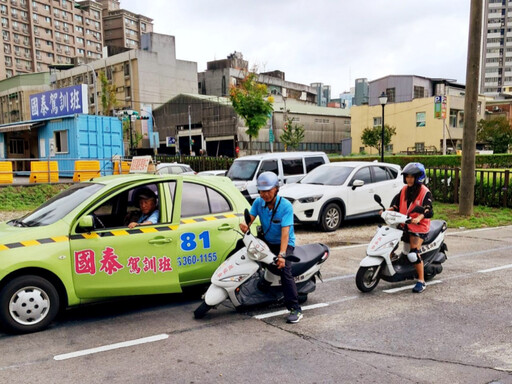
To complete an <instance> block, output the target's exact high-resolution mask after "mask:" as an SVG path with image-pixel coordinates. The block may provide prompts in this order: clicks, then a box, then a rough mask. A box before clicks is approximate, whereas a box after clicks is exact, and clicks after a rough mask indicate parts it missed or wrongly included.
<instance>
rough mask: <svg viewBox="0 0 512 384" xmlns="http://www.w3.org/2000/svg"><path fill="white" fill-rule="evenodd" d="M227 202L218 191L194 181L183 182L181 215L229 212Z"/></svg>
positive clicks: (229, 208)
mask: <svg viewBox="0 0 512 384" xmlns="http://www.w3.org/2000/svg"><path fill="white" fill-rule="evenodd" d="M229 211H231V206H230V204H229V202H228V201H227V200H226V199H225V198H224V196H222V195H221V194H220V193H219V192H217V191H215V190H213V189H211V188H207V187H205V186H203V185H199V184H194V183H183V191H182V199H181V217H190V216H200V215H210V214H212V213H220V212H229Z"/></svg>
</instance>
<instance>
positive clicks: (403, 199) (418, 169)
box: [389, 163, 434, 293]
mask: <svg viewBox="0 0 512 384" xmlns="http://www.w3.org/2000/svg"><path fill="white" fill-rule="evenodd" d="M402 175H403V177H404V184H406V185H405V186H404V187H403V188H402V191H400V193H399V194H398V195H396V196H395V197H394V198H393V201H392V202H391V207H390V208H389V210H391V211H398V212H400V213H402V214H404V215H408V216H409V217H411V223H410V224H407V228H406V229H407V230H406V231H404V239H403V240H404V242H405V243H409V244H410V250H409V253H408V254H407V258H408V259H409V261H410V262H411V263H413V264H414V267H415V269H416V273H417V274H418V282H417V283H416V285H415V286H414V288H413V289H412V291H413V292H414V293H421V292H423V291H424V290H425V288H426V285H425V278H424V270H423V260H422V259H421V255H420V253H419V252H420V248H421V244H423V241H424V240H425V238H426V237H427V234H428V231H429V229H430V219H431V218H432V216H433V215H434V211H433V209H432V193H431V192H430V190H429V189H428V188H427V187H426V186H425V185H424V184H423V183H424V181H425V178H426V175H425V167H424V166H423V164H421V163H409V164H407V165H406V166H405V168H404V170H403V171H402Z"/></svg>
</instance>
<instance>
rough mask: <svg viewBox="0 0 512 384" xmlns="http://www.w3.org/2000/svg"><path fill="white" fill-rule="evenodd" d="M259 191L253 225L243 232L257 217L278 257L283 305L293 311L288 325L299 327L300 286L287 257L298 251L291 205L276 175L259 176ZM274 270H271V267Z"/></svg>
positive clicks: (268, 173)
mask: <svg viewBox="0 0 512 384" xmlns="http://www.w3.org/2000/svg"><path fill="white" fill-rule="evenodd" d="M257 188H258V191H259V194H260V196H259V197H258V198H257V199H256V200H255V201H254V203H253V204H252V207H251V211H250V213H251V221H250V223H247V224H245V223H240V229H241V230H242V232H244V233H245V232H247V231H248V230H249V227H250V226H251V224H252V223H253V222H254V220H255V219H256V217H257V216H259V218H260V222H261V226H262V233H261V235H263V239H264V240H265V242H266V243H267V244H268V246H269V248H270V250H271V251H272V253H274V254H275V255H278V256H277V261H276V266H277V268H276V270H272V272H273V273H276V274H278V275H280V276H281V284H282V287H283V295H284V304H285V305H286V308H288V310H289V311H290V314H289V315H288V318H287V322H288V323H298V322H299V321H300V319H302V309H301V307H300V305H299V299H298V294H297V286H296V285H295V280H294V279H293V276H292V266H291V262H290V261H289V260H285V259H284V257H285V256H286V255H289V254H292V253H293V250H294V249H295V232H294V230H293V207H292V204H291V203H290V202H289V201H288V200H286V199H283V198H282V197H281V196H278V195H277V193H278V192H279V179H278V178H277V175H276V174H275V173H273V172H263V173H262V174H261V175H259V176H258V180H257ZM270 268H272V266H270Z"/></svg>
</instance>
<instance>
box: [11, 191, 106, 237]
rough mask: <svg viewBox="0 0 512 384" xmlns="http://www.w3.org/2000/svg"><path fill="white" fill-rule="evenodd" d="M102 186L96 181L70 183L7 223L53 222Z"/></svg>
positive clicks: (26, 225)
mask: <svg viewBox="0 0 512 384" xmlns="http://www.w3.org/2000/svg"><path fill="white" fill-rule="evenodd" d="M103 187H104V185H103V184H96V183H94V184H89V183H80V184H75V185H72V186H71V187H69V188H68V189H66V190H65V191H62V192H61V193H59V194H58V195H56V196H54V197H52V198H51V199H50V200H48V201H47V202H45V203H44V204H43V205H41V206H40V207H39V208H37V209H36V210H35V211H33V212H31V213H29V214H27V215H25V216H23V217H22V218H21V219H17V220H12V221H10V222H9V224H11V225H19V226H22V227H39V226H43V225H49V224H53V223H55V222H56V221H58V220H60V219H62V218H63V217H64V216H66V215H67V214H68V213H69V212H71V211H72V210H73V209H74V208H75V207H76V206H78V205H79V204H80V203H82V202H83V201H84V200H86V199H88V198H89V197H90V196H92V195H93V194H94V193H96V192H97V191H98V190H100V189H101V188H103Z"/></svg>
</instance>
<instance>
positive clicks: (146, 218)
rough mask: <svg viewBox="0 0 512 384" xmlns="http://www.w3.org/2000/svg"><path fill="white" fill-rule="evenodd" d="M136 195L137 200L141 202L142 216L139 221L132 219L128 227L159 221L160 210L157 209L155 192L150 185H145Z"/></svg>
mask: <svg viewBox="0 0 512 384" xmlns="http://www.w3.org/2000/svg"><path fill="white" fill-rule="evenodd" d="M135 196H136V197H135V200H136V201H138V203H139V208H140V212H141V216H140V218H139V219H138V220H137V221H132V222H131V223H130V224H128V228H135V227H138V226H139V225H151V224H156V223H158V219H159V218H160V211H159V210H158V209H157V199H156V195H155V193H154V192H153V191H152V190H151V189H149V188H148V187H143V188H140V189H138V190H137V191H135Z"/></svg>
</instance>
